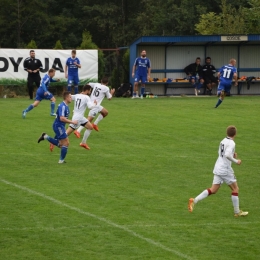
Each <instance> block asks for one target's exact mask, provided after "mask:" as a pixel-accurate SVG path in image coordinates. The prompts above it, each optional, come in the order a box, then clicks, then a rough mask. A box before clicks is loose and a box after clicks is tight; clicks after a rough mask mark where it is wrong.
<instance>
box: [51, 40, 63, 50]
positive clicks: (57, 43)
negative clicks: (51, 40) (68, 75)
mask: <svg viewBox="0 0 260 260" xmlns="http://www.w3.org/2000/svg"><path fill="white" fill-rule="evenodd" d="M53 49H54V50H62V49H63V47H62V44H61V42H60V40H58V41H56V43H55V46H54V48H53Z"/></svg>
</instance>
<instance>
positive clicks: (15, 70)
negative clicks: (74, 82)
mask: <svg viewBox="0 0 260 260" xmlns="http://www.w3.org/2000/svg"><path fill="white" fill-rule="evenodd" d="M34 51H35V58H37V59H39V60H41V62H42V65H43V71H42V72H41V73H40V74H41V77H42V76H43V75H44V74H46V73H47V71H48V70H49V69H51V68H55V69H56V74H55V78H59V79H64V80H65V71H64V69H65V63H66V60H67V59H68V58H69V57H71V50H40V49H35V50H34ZM29 52H30V50H29V49H0V79H2V78H9V79H14V80H15V79H24V80H26V78H27V75H28V72H26V71H25V70H24V68H23V63H24V60H25V59H26V58H27V57H29V56H30V54H29ZM77 57H78V59H79V60H80V64H81V69H79V79H80V80H85V79H97V78H98V51H97V50H77Z"/></svg>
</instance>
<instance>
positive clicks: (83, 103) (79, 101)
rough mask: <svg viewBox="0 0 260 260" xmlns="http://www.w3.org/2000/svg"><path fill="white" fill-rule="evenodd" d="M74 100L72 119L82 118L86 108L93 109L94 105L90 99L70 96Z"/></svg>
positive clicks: (79, 95)
mask: <svg viewBox="0 0 260 260" xmlns="http://www.w3.org/2000/svg"><path fill="white" fill-rule="evenodd" d="M71 97H72V100H74V110H73V117H84V114H85V111H86V109H87V107H88V108H89V109H91V108H93V107H94V106H95V104H94V103H93V102H92V101H91V100H90V97H89V96H87V95H84V94H76V95H71Z"/></svg>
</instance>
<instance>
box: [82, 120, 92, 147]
mask: <svg viewBox="0 0 260 260" xmlns="http://www.w3.org/2000/svg"><path fill="white" fill-rule="evenodd" d="M82 126H83V124H82ZM83 127H84V128H86V129H87V130H86V131H85V133H84V136H83V138H82V141H81V143H80V144H79V145H80V146H81V147H83V148H85V149H87V150H90V147H89V146H88V145H87V139H88V137H89V136H90V134H91V131H92V130H93V126H92V124H91V123H90V122H89V121H88V122H86V123H85V124H84V126H83Z"/></svg>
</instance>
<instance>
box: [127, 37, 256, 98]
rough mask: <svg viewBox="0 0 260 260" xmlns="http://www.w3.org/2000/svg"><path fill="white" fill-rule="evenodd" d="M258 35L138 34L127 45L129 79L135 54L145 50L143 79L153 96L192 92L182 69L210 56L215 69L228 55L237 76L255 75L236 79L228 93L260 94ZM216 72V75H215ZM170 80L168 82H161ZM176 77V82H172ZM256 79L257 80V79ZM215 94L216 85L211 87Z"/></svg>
mask: <svg viewBox="0 0 260 260" xmlns="http://www.w3.org/2000/svg"><path fill="white" fill-rule="evenodd" d="M259 46H260V35H259V34H258V35H198V36H142V37H140V38H138V39H136V40H135V41H134V42H133V43H132V44H131V45H130V74H129V80H130V82H131V84H132V85H134V79H133V78H132V67H133V64H134V61H135V59H136V57H138V56H140V52H141V51H142V50H146V52H147V57H148V58H149V59H150V60H151V68H152V70H151V79H155V80H156V79H158V80H157V81H156V82H147V84H146V90H147V89H149V90H150V91H151V92H152V93H153V94H155V95H180V94H186V95H189V94H191V95H193V94H194V90H193V88H192V87H191V84H190V83H189V82H187V81H186V82H185V81H181V79H183V78H186V77H187V76H186V74H185V72H184V68H185V67H186V66H187V65H189V64H190V63H194V62H195V59H196V57H200V58H201V65H202V66H203V65H204V64H205V58H206V57H207V56H209V57H211V62H212V64H213V65H214V66H215V67H216V68H217V69H219V68H221V67H222V66H223V65H226V64H228V63H229V59H230V58H235V59H236V60H237V65H236V67H237V70H238V76H239V78H243V77H244V76H245V77H251V76H253V77H255V78H256V80H253V81H252V83H251V84H250V85H249V87H248V84H247V82H246V80H241V81H239V82H240V83H239V86H238V87H234V86H233V87H232V89H231V94H232V95H239V94H243V95H260V59H259V57H260V47H259ZM216 75H217V74H216ZM166 79H172V80H173V82H172V83H169V82H168V83H167V82H165V80H166ZM176 79H177V82H176ZM257 79H258V80H257ZM213 94H216V88H215V89H213Z"/></svg>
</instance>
